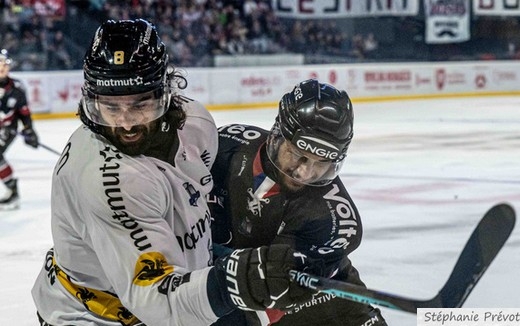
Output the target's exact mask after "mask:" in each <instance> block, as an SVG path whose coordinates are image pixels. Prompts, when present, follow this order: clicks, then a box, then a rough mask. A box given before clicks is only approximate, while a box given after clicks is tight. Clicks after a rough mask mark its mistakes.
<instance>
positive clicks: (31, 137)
mask: <svg viewBox="0 0 520 326" xmlns="http://www.w3.org/2000/svg"><path fill="white" fill-rule="evenodd" d="M22 136H23V139H24V141H25V143H26V144H27V145H29V146H31V147H34V148H37V147H38V145H39V142H38V135H36V132H35V131H34V129H33V128H31V127H28V128H25V129H23V130H22Z"/></svg>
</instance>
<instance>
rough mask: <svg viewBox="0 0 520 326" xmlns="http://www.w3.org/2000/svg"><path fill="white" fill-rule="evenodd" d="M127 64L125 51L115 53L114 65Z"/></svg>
mask: <svg viewBox="0 0 520 326" xmlns="http://www.w3.org/2000/svg"><path fill="white" fill-rule="evenodd" d="M124 63H125V52H124V51H115V52H114V64H116V65H122V64H124Z"/></svg>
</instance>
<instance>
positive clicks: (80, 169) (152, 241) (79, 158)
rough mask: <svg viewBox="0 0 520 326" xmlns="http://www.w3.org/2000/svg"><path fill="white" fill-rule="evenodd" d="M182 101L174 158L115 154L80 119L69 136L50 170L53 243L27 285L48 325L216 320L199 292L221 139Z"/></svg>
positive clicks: (195, 106)
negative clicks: (214, 167)
mask: <svg viewBox="0 0 520 326" xmlns="http://www.w3.org/2000/svg"><path fill="white" fill-rule="evenodd" d="M184 107H185V110H186V111H187V119H186V123H185V125H184V127H183V128H182V129H181V130H178V131H177V134H178V140H179V142H178V145H179V147H178V149H177V152H176V153H175V157H174V162H173V164H170V163H167V162H164V161H161V160H158V159H156V158H152V157H146V156H135V157H130V156H128V155H125V154H122V153H121V152H119V151H117V149H116V148H114V147H113V146H111V145H109V144H108V143H107V142H106V140H105V138H103V137H102V136H100V135H97V134H95V133H93V132H91V131H90V130H89V129H88V128H86V127H83V126H82V127H79V128H78V129H77V130H76V131H75V132H74V133H73V134H72V136H71V138H70V139H69V141H68V143H67V145H66V147H65V149H64V151H63V153H62V155H61V157H60V159H59V161H58V163H57V164H56V167H55V169H54V172H53V180H52V199H51V200H52V203H51V205H52V206H51V208H52V235H53V240H54V249H53V250H50V251H49V253H48V254H47V256H46V260H45V264H44V266H43V268H42V270H41V272H40V274H39V275H38V278H37V280H36V283H35V285H34V287H33V289H32V295H33V298H34V301H35V304H36V308H37V310H38V312H39V314H40V315H41V316H42V317H43V319H44V320H45V321H46V322H47V323H50V324H52V325H78V326H82V325H97V326H103V325H107V326H108V325H114V326H115V325H118V326H120V325H135V324H136V323H138V322H139V321H141V322H143V323H144V324H146V325H147V326H153V325H189V326H195V325H210V324H211V323H212V322H214V321H215V320H216V319H217V317H216V316H215V314H214V313H213V311H212V309H211V306H210V304H209V301H208V295H207V290H206V280H207V274H208V271H209V269H210V268H209V267H208V266H210V264H211V262H212V255H211V245H212V244H211V230H210V214H209V210H208V207H207V205H206V202H205V196H206V194H207V193H208V192H209V191H210V190H211V188H212V186H213V181H212V179H211V174H210V168H211V165H212V164H213V161H214V159H215V156H216V153H217V146H218V136H217V130H216V127H215V123H214V121H213V118H212V117H211V115H210V114H209V112H208V111H207V110H206V109H205V108H204V107H203V106H202V105H201V104H200V103H198V102H195V101H190V102H189V103H187V104H185V105H184ZM190 272H191V273H190ZM187 273H189V274H187ZM183 276H184V277H183Z"/></svg>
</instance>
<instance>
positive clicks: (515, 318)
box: [417, 308, 520, 326]
mask: <svg viewBox="0 0 520 326" xmlns="http://www.w3.org/2000/svg"><path fill="white" fill-rule="evenodd" d="M513 325H520V308H419V309H417V326H513Z"/></svg>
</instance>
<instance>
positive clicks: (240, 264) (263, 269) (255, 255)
mask: <svg viewBox="0 0 520 326" xmlns="http://www.w3.org/2000/svg"><path fill="white" fill-rule="evenodd" d="M304 258H305V257H304V256H303V257H302V255H301V254H300V253H297V252H295V251H294V250H293V249H292V248H291V247H290V246H288V245H280V244H277V245H271V246H269V247H267V246H263V247H260V248H255V249H237V250H235V251H233V252H232V253H231V254H230V255H229V256H226V257H222V258H220V259H218V260H217V262H216V267H217V271H218V273H219V274H220V276H219V277H218V279H219V283H220V284H225V288H226V290H227V292H228V294H229V298H230V300H231V302H232V303H233V305H235V306H236V307H238V308H239V309H242V310H265V309H268V308H269V309H280V310H288V309H290V308H291V306H293V305H295V304H299V303H304V302H306V301H309V300H310V299H312V296H313V294H314V293H315V292H314V291H312V290H309V289H306V288H303V287H301V286H299V285H298V284H297V283H294V282H292V281H291V280H290V278H289V270H291V269H297V270H303V268H304V264H305V261H304V260H303V259H304Z"/></svg>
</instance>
